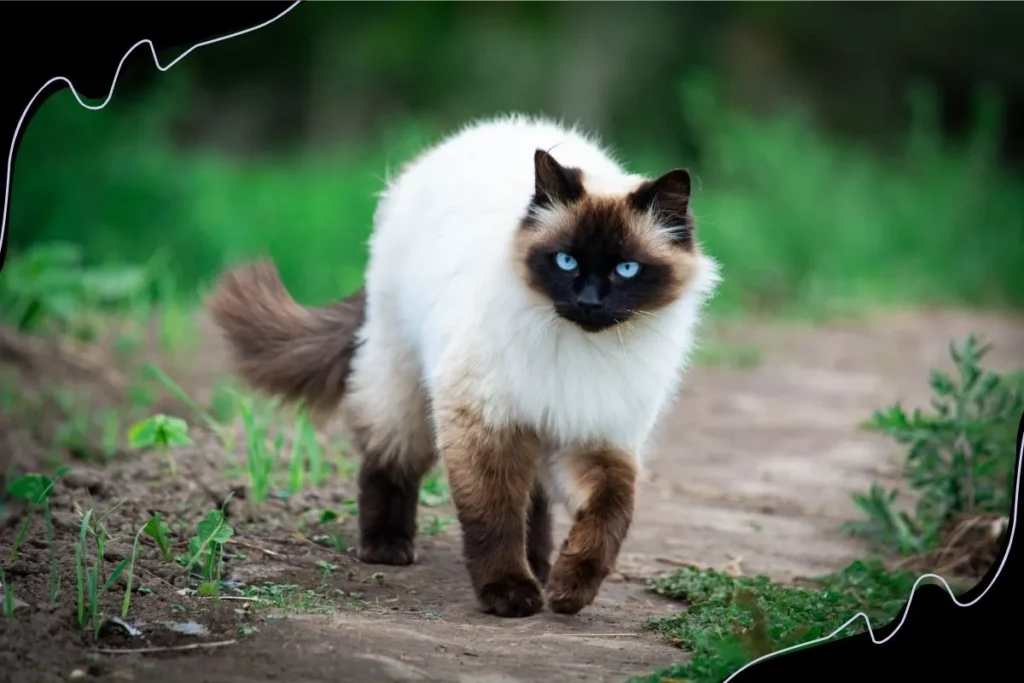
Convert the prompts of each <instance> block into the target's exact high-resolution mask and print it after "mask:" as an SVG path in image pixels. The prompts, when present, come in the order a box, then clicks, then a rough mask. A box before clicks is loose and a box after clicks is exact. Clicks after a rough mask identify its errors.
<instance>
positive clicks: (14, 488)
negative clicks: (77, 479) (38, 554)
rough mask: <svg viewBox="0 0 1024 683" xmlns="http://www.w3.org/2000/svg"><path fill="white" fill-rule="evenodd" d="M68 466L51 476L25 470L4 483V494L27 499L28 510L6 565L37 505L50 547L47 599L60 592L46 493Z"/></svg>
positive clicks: (48, 499) (23, 536) (51, 521)
mask: <svg viewBox="0 0 1024 683" xmlns="http://www.w3.org/2000/svg"><path fill="white" fill-rule="evenodd" d="M68 470H69V468H68V467H61V468H59V469H58V470H57V471H56V472H55V473H54V476H53V478H52V479H51V478H50V477H48V476H46V475H45V474H27V475H25V476H22V477H19V478H18V479H15V480H13V481H11V482H9V483H8V485H7V494H8V495H9V496H10V498H11V499H12V500H21V501H24V502H26V503H28V505H29V508H28V513H27V514H26V515H25V521H24V522H23V523H22V525H21V528H20V529H19V530H18V534H17V536H16V537H15V539H14V543H13V544H12V546H11V552H10V555H9V556H8V558H7V564H8V565H10V564H12V563H13V562H14V560H15V559H16V558H17V556H18V549H19V548H20V547H21V544H22V542H23V541H24V540H25V536H26V535H27V534H28V530H29V526H30V525H31V523H32V518H33V516H34V514H35V511H36V509H37V508H42V511H43V522H44V525H45V527H46V543H47V546H48V548H49V551H50V602H56V601H57V595H58V593H59V592H60V576H59V575H58V574H57V549H56V547H55V545H54V538H53V518H52V516H51V513H50V494H51V493H52V491H53V486H54V484H56V483H57V480H58V479H60V478H61V477H62V476H64V475H65V474H66V473H67V472H68Z"/></svg>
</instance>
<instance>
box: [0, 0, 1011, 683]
mask: <svg viewBox="0 0 1024 683" xmlns="http://www.w3.org/2000/svg"><path fill="white" fill-rule="evenodd" d="M301 2H302V0H295V2H293V3H292V4H291V5H290V6H289V7H288V8H287V9H285V10H284V11H283V12H281V13H280V14H278V15H277V16H275V17H273V18H271V19H268V20H267V21H264V22H263V23H262V24H257V25H256V26H252V27H250V28H247V29H244V30H242V31H237V32H235V33H231V34H229V35H226V36H221V37H220V38H211V39H210V40H206V41H203V42H201V43H197V44H195V45H193V46H192V47H190V48H189V49H187V50H185V51H184V52H182V53H181V54H180V55H178V56H177V57H176V58H175V59H174V60H172V61H171V63H170V64H168V65H167V66H162V65H161V64H160V59H159V58H158V57H157V56H156V47H155V46H154V45H153V41H151V40H149V39H148V38H147V39H145V40H140V41H139V42H137V43H135V44H134V45H132V46H131V47H130V48H129V49H128V51H127V52H125V53H124V57H122V58H121V61H120V62H118V64H117V70H116V71H115V72H114V79H113V80H112V81H111V83H110V90H109V91H108V92H107V97H106V98H105V99H104V100H103V102H101V103H100V104H96V105H89V104H86V103H85V102H83V101H82V98H81V97H80V96H79V94H78V91H77V90H75V86H74V84H73V83H72V82H71V81H70V80H68V79H67V78H64V77H63V76H55V77H53V78H51V79H50V80H48V81H47V82H46V83H45V84H43V87H41V88H39V90H38V91H37V92H36V94H35V95H33V96H32V99H30V100H29V101H28V104H27V105H25V111H23V112H22V114H21V118H19V119H18V125H17V126H15V127H14V136H13V137H12V138H11V150H10V152H9V153H8V154H7V181H6V184H5V186H4V212H3V219H2V220H0V249H2V248H3V244H4V237H6V227H7V210H8V205H9V204H10V196H11V171H12V169H13V166H14V146H15V144H16V142H17V140H18V133H19V132H20V131H21V127H22V125H24V123H25V117H26V116H28V112H29V110H30V109H31V108H32V104H33V103H34V102H35V101H36V98H38V97H39V96H40V95H41V94H42V93H43V91H45V90H46V89H47V88H49V87H50V86H51V85H52V84H53V83H56V82H57V81H63V82H65V83H67V84H68V87H69V88H71V93H72V94H73V95H74V96H75V99H76V100H78V104H80V105H82V106H83V107H84V108H86V109H89V110H90V111H98V110H100V109H103V108H104V107H105V106H107V104H108V103H109V102H110V98H112V97H113V96H114V88H115V87H116V86H117V77H118V76H119V75H120V74H121V67H122V66H124V62H125V60H126V59H128V57H129V56H130V55H131V54H132V52H134V51H135V48H137V47H139V46H141V45H149V52H150V54H151V55H153V64H154V65H155V66H156V68H157V69H159V70H160V71H163V72H166V71H168V70H170V68H171V67H172V66H174V65H175V64H177V63H178V62H180V61H181V60H182V59H184V58H185V57H186V56H187V55H189V54H190V53H191V52H193V51H194V50H197V49H199V48H201V47H205V46H207V45H213V44H214V43H220V42H222V41H225V40H229V39H231V38H237V37H238V36H243V35H245V34H246V33H252V32H253V31H258V30H260V29H261V28H266V27H267V26H270V25H271V24H273V23H274V22H275V21H277V20H278V19H280V18H282V17H283V16H284V15H286V14H288V13H289V12H291V11H292V10H293V9H295V8H296V7H297V6H298V5H299V3H301ZM1022 461H1024V440H1022V442H1021V450H1020V452H1019V453H1018V454H1017V478H1016V481H1015V483H1014V491H1015V493H1014V496H1013V499H1014V506H1013V515H1012V518H1011V521H1010V538H1009V541H1008V542H1007V544H1006V552H1005V553H1004V554H1003V558H1002V559H1001V560H1000V561H999V567H998V568H997V569H996V573H995V575H994V576H993V577H992V580H991V581H989V584H988V585H987V586H985V589H984V590H983V591H982V592H981V593H980V594H979V595H978V597H976V598H974V599H973V600H971V601H970V602H963V603H962V602H960V601H959V600H957V599H956V595H955V594H954V593H953V589H952V588H950V587H949V584H948V583H946V580H945V579H944V578H942V577H941V576H939V575H938V574H922V575H921V576H919V577H917V580H916V581H914V585H913V587H912V588H911V589H910V597H908V598H907V606H906V609H904V610H903V617H902V618H901V619H900V623H899V624H897V625H896V628H895V629H893V632H892V633H890V634H889V635H887V636H886V637H885V638H882V639H881V640H879V639H878V638H876V637H875V632H874V629H872V628H871V621H870V620H869V619H868V616H867V615H866V614H864V613H863V612H858V613H857V614H855V615H853V616H852V617H850V619H849V620H848V621H847V622H846V623H844V624H843V625H842V626H840V627H839V628H837V629H836V630H834V631H833V632H832V633H830V634H828V635H827V636H823V637H821V638H817V639H815V640H811V641H808V642H806V643H800V644H799V645H792V646H790V647H787V648H783V649H781V650H778V651H776V652H772V653H770V654H767V655H762V656H761V657H758V658H757V659H755V660H754V661H752V662H747V663H746V664H744V665H743V666H742V667H740V668H739V669H738V670H736V671H735V672H734V673H733V674H732V675H731V676H729V678H727V679H725V681H724V682H723V683H729V681H731V680H732V679H733V678H735V677H736V676H738V675H739V674H740V673H741V672H742V671H744V670H745V669H748V668H750V667H751V666H753V665H754V664H757V663H758V662H761V661H764V660H766V659H769V658H771V657H775V656H777V655H781V654H784V653H786V652H790V651H792V650H797V649H800V648H803V647H809V646H811V645H817V644H818V643H824V642H827V641H829V640H831V639H832V638H834V637H835V636H836V635H838V634H839V633H842V631H843V630H844V629H846V628H847V627H848V626H850V625H851V624H852V623H853V622H855V621H857V619H863V620H864V624H865V625H866V626H867V627H868V635H869V636H870V637H871V642H873V643H874V644H875V645H881V644H883V643H885V642H887V641H888V640H889V639H890V638H892V637H893V636H895V635H896V634H897V633H899V630H900V628H902V627H903V622H905V621H906V620H907V615H908V614H910V605H911V603H912V602H913V601H914V593H915V592H916V591H917V587H918V586H919V585H920V584H921V582H922V581H924V580H925V579H937V580H938V581H939V582H940V583H941V584H942V585H943V586H944V587H945V588H946V592H947V593H949V598H950V600H952V601H953V604H955V605H956V606H957V607H970V606H971V605H974V604H975V603H977V602H978V601H979V600H981V599H982V598H983V597H985V594H986V593H988V591H989V589H990V588H992V586H993V585H994V584H995V582H996V579H998V578H999V574H1000V573H1002V571H1003V567H1004V566H1005V565H1006V559H1007V557H1009V555H1010V548H1011V547H1012V546H1013V534H1014V532H1015V531H1016V529H1017V493H1016V492H1019V491H1020V475H1021V462H1022Z"/></svg>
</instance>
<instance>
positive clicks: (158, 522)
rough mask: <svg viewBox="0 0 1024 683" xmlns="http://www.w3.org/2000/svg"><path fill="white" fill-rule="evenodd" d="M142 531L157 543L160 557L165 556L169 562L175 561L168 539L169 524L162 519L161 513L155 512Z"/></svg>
mask: <svg viewBox="0 0 1024 683" xmlns="http://www.w3.org/2000/svg"><path fill="white" fill-rule="evenodd" d="M142 531H143V532H144V533H145V534H146V535H147V536H149V537H150V538H152V539H153V542H154V543H156V547H157V548H159V550H160V555H161V556H163V558H164V560H166V561H167V562H172V561H173V560H174V555H173V554H172V553H171V541H170V540H169V539H168V537H167V536H168V533H169V532H170V528H169V527H168V526H167V523H166V522H164V521H163V519H161V518H160V513H159V512H154V513H153V516H152V517H151V518H150V520H149V521H148V522H146V525H145V526H144V527H142Z"/></svg>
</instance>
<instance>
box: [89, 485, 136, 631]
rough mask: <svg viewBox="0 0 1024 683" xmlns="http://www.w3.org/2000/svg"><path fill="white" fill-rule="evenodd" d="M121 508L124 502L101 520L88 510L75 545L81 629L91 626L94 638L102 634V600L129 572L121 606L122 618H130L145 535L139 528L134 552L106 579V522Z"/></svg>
mask: <svg viewBox="0 0 1024 683" xmlns="http://www.w3.org/2000/svg"><path fill="white" fill-rule="evenodd" d="M122 502H123V501H122ZM120 505H121V503H118V504H117V505H115V506H113V507H112V508H111V509H110V510H108V511H107V512H106V514H104V515H103V516H102V517H99V518H97V517H95V515H94V514H93V511H92V510H88V511H86V512H85V513H84V514H83V515H82V523H81V525H80V527H79V533H78V543H77V544H76V545H75V589H76V598H77V608H78V611H77V614H78V626H79V628H83V629H84V628H85V627H86V626H90V625H91V626H92V632H93V637H96V636H98V635H99V629H100V626H101V625H102V623H103V619H102V618H101V615H100V612H99V599H100V598H101V597H102V596H103V594H104V593H106V592H107V591H108V590H109V589H110V588H111V587H112V586H113V585H114V584H115V583H116V582H117V580H118V579H119V578H121V575H122V574H124V572H125V570H127V571H128V576H127V581H126V588H125V596H124V599H123V600H122V603H121V618H122V619H123V618H125V617H127V615H128V608H129V606H130V600H131V590H132V580H133V576H134V573H135V558H136V556H137V554H138V546H139V536H140V535H141V534H142V529H139V531H138V532H136V534H135V538H134V541H133V543H132V551H131V553H129V555H128V556H127V557H125V558H124V559H123V560H121V561H120V562H118V563H117V565H116V566H115V567H114V570H113V571H112V572H111V573H110V576H108V577H107V578H106V580H104V579H103V574H104V572H103V553H104V547H105V545H106V541H107V539H108V538H109V537H110V534H109V532H108V531H107V527H106V524H105V522H106V519H107V517H109V516H110V514H111V513H112V512H113V511H114V510H116V509H117V508H118V507H120ZM90 537H92V539H93V542H94V546H95V550H96V552H95V554H93V553H90V551H89V538H90Z"/></svg>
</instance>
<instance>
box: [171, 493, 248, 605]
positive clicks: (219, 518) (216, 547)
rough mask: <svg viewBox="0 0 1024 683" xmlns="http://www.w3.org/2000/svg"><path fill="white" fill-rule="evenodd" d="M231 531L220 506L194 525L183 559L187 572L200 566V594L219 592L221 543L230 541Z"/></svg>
mask: <svg viewBox="0 0 1024 683" xmlns="http://www.w3.org/2000/svg"><path fill="white" fill-rule="evenodd" d="M226 503H227V501H225V504H226ZM234 533H235V532H234V530H233V529H232V528H231V525H230V524H228V521H227V519H226V518H225V516H224V510H223V508H219V509H216V510H210V511H209V512H208V513H207V514H206V517H205V518H204V519H203V521H201V522H199V525H198V526H197V527H196V531H195V534H193V536H192V538H190V539H189V541H188V553H187V554H186V555H185V556H184V557H183V558H182V560H183V561H184V563H185V571H187V572H191V571H192V569H193V568H195V567H198V568H199V572H198V576H199V580H200V584H199V589H198V590H199V592H200V594H202V595H220V579H221V572H222V570H223V566H224V544H226V543H227V542H228V541H230V540H231V537H232V536H233V535H234Z"/></svg>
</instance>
